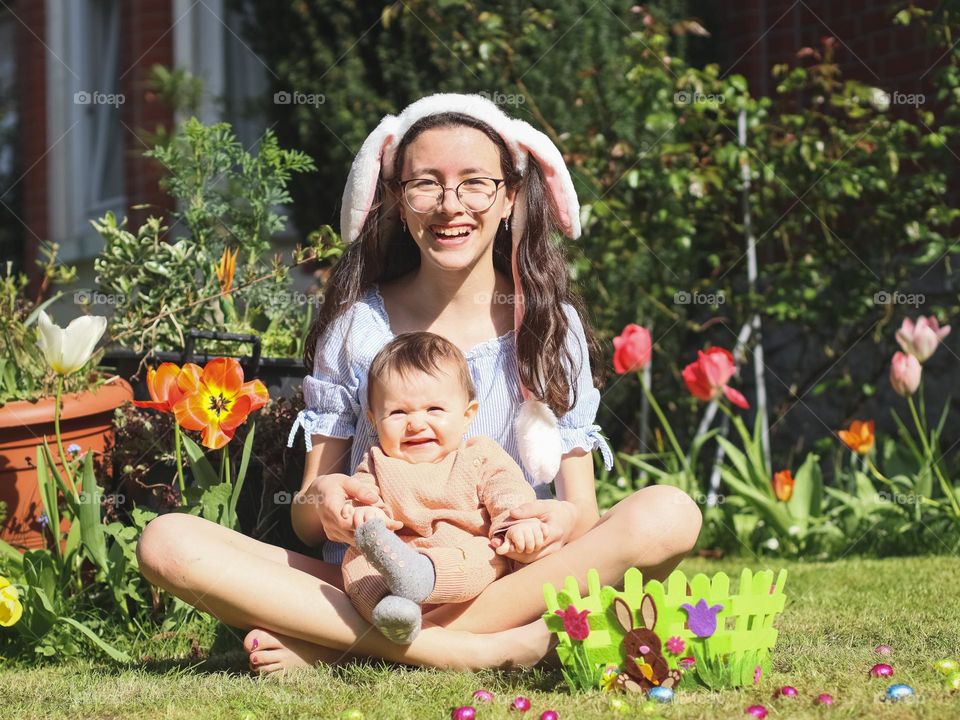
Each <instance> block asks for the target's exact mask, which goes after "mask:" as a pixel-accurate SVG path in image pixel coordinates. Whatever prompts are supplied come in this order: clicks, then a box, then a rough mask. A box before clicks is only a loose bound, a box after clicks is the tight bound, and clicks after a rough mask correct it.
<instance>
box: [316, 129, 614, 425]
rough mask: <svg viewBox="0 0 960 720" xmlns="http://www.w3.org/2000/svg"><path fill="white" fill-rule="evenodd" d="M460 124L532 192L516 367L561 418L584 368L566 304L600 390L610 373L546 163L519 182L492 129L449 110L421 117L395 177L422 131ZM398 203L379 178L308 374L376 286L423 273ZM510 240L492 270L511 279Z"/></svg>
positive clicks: (511, 185) (501, 240)
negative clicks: (341, 320) (575, 282)
mask: <svg viewBox="0 0 960 720" xmlns="http://www.w3.org/2000/svg"><path fill="white" fill-rule="evenodd" d="M459 126H466V127H471V128H476V129H477V130H480V131H481V132H483V133H484V134H485V135H486V136H487V137H489V138H490V140H491V141H492V142H493V143H494V144H495V145H496V146H497V149H498V150H499V152H500V169H501V172H502V173H503V177H504V178H505V179H506V186H507V188H508V189H519V188H520V187H521V186H523V185H525V186H526V206H527V207H526V211H527V213H526V215H527V222H526V228H525V230H524V233H523V237H522V238H521V240H520V245H519V247H518V249H517V262H518V264H519V274H520V282H521V283H522V285H523V296H524V315H523V323H522V324H521V326H520V330H519V333H518V334H517V338H516V340H517V362H518V366H519V372H520V378H521V380H522V381H523V384H524V385H525V386H526V387H528V388H530V391H531V393H532V394H533V395H534V396H535V397H537V399H539V400H541V401H543V402H544V403H546V404H547V405H549V406H550V409H551V410H553V412H554V413H555V414H556V415H557V417H561V416H563V415H565V414H566V413H567V411H569V410H570V409H571V408H572V407H573V406H574V405H576V403H577V399H578V398H577V388H576V386H575V385H573V384H572V383H571V377H570V374H569V371H567V372H564V371H563V367H562V366H564V365H565V367H566V368H577V367H578V364H579V362H580V359H579V358H574V357H572V356H571V354H570V353H569V351H568V350H567V347H566V338H567V332H568V330H569V323H568V322H567V316H566V314H565V313H564V312H563V307H562V303H564V302H566V303H570V305H572V306H573V308H574V309H575V310H576V312H577V314H578V316H579V317H580V322H581V323H582V325H583V331H584V334H585V336H586V339H587V350H588V353H589V360H590V367H591V369H592V374H593V382H594V386H596V387H601V386H602V385H603V382H604V379H605V372H604V370H603V355H602V352H601V349H600V345H599V343H598V342H597V339H596V336H595V335H594V333H593V330H592V328H591V327H590V324H589V322H588V321H587V316H586V311H585V308H584V304H583V300H582V299H581V298H580V296H579V295H578V294H576V293H574V292H573V291H572V290H571V289H570V287H569V283H568V269H567V259H566V255H565V252H564V250H563V246H562V244H560V243H558V242H557V241H555V240H554V236H555V235H559V236H560V237H562V226H561V224H560V219H559V213H558V210H557V208H556V206H555V205H554V203H553V200H552V198H551V196H550V194H549V192H548V191H547V188H546V183H545V181H544V177H543V170H542V169H541V167H540V165H539V164H538V163H537V162H536V160H535V159H534V157H533V156H532V155H531V156H530V158H529V161H528V163H527V168H528V169H527V172H526V174H525V175H524V176H523V177H520V176H518V174H517V173H516V172H515V171H514V170H513V167H512V159H511V155H510V151H509V149H508V148H507V146H506V144H505V143H504V142H503V139H502V138H501V137H500V136H499V135H498V134H497V132H496V131H495V130H494V129H493V128H491V127H490V126H489V125H487V124H486V123H485V122H482V121H481V120H478V119H476V118H474V117H471V116H469V115H463V114H461V113H456V112H444V113H437V114H434V115H429V116H427V117H425V118H421V119H420V120H418V121H417V122H415V123H414V124H413V125H412V126H411V127H410V129H409V130H408V131H407V133H406V135H404V136H403V139H402V140H401V141H400V144H399V145H398V147H397V153H396V157H395V160H394V170H393V177H394V178H398V179H399V177H400V170H401V169H402V167H403V159H404V153H405V150H406V147H407V146H408V145H409V144H410V143H411V142H413V140H415V139H416V138H417V136H419V135H420V134H421V133H422V132H424V131H426V130H430V129H433V128H440V127H443V128H446V127H459ZM397 202H398V193H396V192H391V188H388V187H387V186H386V184H385V182H384V181H383V179H382V178H380V179H379V180H378V182H377V188H376V193H375V195H374V200H373V206H372V207H371V209H370V213H369V214H368V215H367V218H366V221H365V222H364V224H363V227H362V228H361V229H360V234H359V235H358V237H357V239H356V240H355V241H354V242H353V243H351V244H350V245H349V246H348V247H347V249H346V251H345V252H344V253H343V255H342V256H341V257H340V259H339V261H338V262H337V263H336V265H335V266H334V267H333V268H332V269H331V272H330V277H329V279H328V281H327V284H326V287H325V288H324V299H323V304H322V305H321V307H320V310H319V312H318V313H317V318H316V320H315V321H314V323H313V327H311V329H310V334H309V336H308V337H307V342H306V346H305V348H304V355H303V361H304V365H305V366H306V369H307V372H308V373H312V372H313V366H314V355H315V350H316V346H317V342H318V341H319V339H320V338H321V337H322V336H323V333H324V331H325V330H326V328H327V327H328V326H329V325H330V324H331V323H332V322H333V321H334V320H336V318H337V317H339V316H340V314H341V313H343V312H344V311H345V310H346V309H347V308H349V307H351V306H352V305H353V303H355V302H357V300H359V299H360V298H361V297H362V296H363V294H364V293H365V292H366V290H367V289H368V288H369V287H370V286H371V285H372V284H374V283H378V284H379V283H381V282H389V281H390V280H393V279H395V278H398V277H401V276H403V275H406V274H407V273H409V272H411V271H412V270H415V269H417V267H419V265H420V249H419V248H418V247H417V244H416V243H415V242H414V240H413V238H412V237H411V236H410V235H409V233H407V232H404V231H403V229H402V228H401V227H400V223H399V212H398V210H397ZM511 242H512V239H511V235H510V232H509V231H508V230H505V229H504V227H503V223H501V224H500V226H499V227H498V229H497V234H496V237H495V238H494V243H493V264H494V268H495V269H496V270H498V271H500V272H501V273H503V274H504V275H506V276H507V277H508V278H511V279H512V277H513V276H512V272H511V267H510V255H511ZM558 358H560V359H561V360H562V362H561V363H560V364H558V363H557V362H556V359H558ZM571 395H572V397H571Z"/></svg>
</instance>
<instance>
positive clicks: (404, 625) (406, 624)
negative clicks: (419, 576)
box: [373, 595, 422, 645]
mask: <svg viewBox="0 0 960 720" xmlns="http://www.w3.org/2000/svg"><path fill="white" fill-rule="evenodd" d="M421 617H422V616H421V614H420V606H419V605H418V604H417V603H415V602H413V600H407V599H406V598H403V597H400V596H399V595H387V596H386V597H385V598H383V600H381V601H380V602H378V603H377V605H376V607H374V608H373V624H374V626H375V627H376V628H377V630H379V631H380V632H381V633H383V636H384V637H385V638H386V639H387V640H389V641H390V642H393V643H396V644H397V645H409V644H410V643H412V642H413V639H414V638H415V637H416V636H417V635H418V634H419V633H420V621H421Z"/></svg>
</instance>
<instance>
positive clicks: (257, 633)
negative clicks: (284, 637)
mask: <svg viewBox="0 0 960 720" xmlns="http://www.w3.org/2000/svg"><path fill="white" fill-rule="evenodd" d="M282 646H283V643H282V642H280V640H279V639H278V638H276V637H274V636H273V635H272V634H270V633H269V632H268V631H266V630H262V629H261V628H254V629H253V630H251V631H250V632H248V633H247V635H246V637H244V638H243V649H244V650H246V651H247V652H248V653H252V652H254V651H256V650H269V649H272V648H278V647H282Z"/></svg>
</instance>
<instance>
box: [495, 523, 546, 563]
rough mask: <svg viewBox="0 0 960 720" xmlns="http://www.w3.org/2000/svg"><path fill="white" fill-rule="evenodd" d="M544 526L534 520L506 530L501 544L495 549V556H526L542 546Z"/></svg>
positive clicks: (544, 536) (544, 535)
mask: <svg viewBox="0 0 960 720" xmlns="http://www.w3.org/2000/svg"><path fill="white" fill-rule="evenodd" d="M545 538H546V524H545V523H544V522H542V521H541V520H538V519H536V518H531V519H530V520H528V521H526V522H521V523H517V524H516V525H511V526H510V527H509V528H507V532H506V534H505V535H504V536H503V543H502V544H500V545H499V547H497V548H496V553H497V555H508V554H509V555H528V554H530V553H535V552H537V551H539V550H540V549H541V548H542V547H543V546H544V541H545Z"/></svg>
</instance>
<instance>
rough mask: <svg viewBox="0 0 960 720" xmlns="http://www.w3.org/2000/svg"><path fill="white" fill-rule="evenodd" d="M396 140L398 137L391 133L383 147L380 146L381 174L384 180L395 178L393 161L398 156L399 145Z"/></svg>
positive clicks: (384, 141) (385, 139) (384, 140)
mask: <svg viewBox="0 0 960 720" xmlns="http://www.w3.org/2000/svg"><path fill="white" fill-rule="evenodd" d="M394 140H396V137H395V136H394V135H393V133H390V134H388V135H387V136H386V137H385V138H384V139H383V145H381V146H380V172H381V174H382V175H383V178H384V180H389V179H390V178H392V177H393V161H394V159H395V157H396V155H397V145H396V143H395V142H394Z"/></svg>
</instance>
